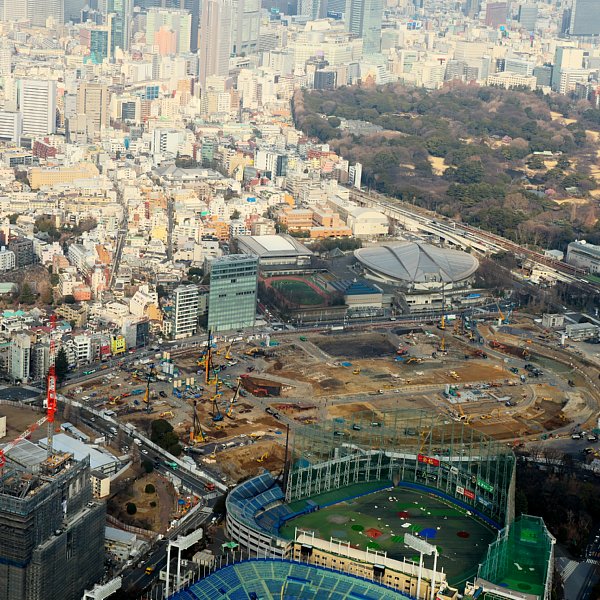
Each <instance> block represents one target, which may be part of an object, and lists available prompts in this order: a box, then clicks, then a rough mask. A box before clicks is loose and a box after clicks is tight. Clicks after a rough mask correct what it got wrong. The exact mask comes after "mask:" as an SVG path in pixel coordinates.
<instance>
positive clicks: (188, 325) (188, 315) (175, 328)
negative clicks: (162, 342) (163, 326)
mask: <svg viewBox="0 0 600 600" xmlns="http://www.w3.org/2000/svg"><path fill="white" fill-rule="evenodd" d="M173 294H174V299H175V307H174V310H173V320H172V330H171V333H172V336H173V337H174V338H175V339H179V338H184V337H189V336H191V335H194V334H195V333H196V332H197V331H198V316H199V290H198V286H197V285H180V286H178V287H176V288H175V290H174V292H173Z"/></svg>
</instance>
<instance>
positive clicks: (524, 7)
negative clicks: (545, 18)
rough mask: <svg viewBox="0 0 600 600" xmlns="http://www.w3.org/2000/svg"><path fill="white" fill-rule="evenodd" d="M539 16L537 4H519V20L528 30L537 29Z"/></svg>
mask: <svg viewBox="0 0 600 600" xmlns="http://www.w3.org/2000/svg"><path fill="white" fill-rule="evenodd" d="M537 16H538V7H537V4H521V5H520V6H519V13H518V20H519V23H520V24H521V27H522V28H523V29H525V30H526V31H535V23H536V21H537Z"/></svg>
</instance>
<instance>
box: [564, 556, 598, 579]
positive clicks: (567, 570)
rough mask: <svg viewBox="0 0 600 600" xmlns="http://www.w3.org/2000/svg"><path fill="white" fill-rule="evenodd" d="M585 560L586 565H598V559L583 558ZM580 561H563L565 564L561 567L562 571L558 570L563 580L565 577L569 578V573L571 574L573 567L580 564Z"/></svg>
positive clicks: (573, 570)
mask: <svg viewBox="0 0 600 600" xmlns="http://www.w3.org/2000/svg"><path fill="white" fill-rule="evenodd" d="M585 562H586V563H587V564H588V565H600V560H598V559H596V558H587V559H586V560H585ZM580 564H581V563H578V562H577V561H575V560H567V561H566V563H565V566H564V567H563V569H562V571H561V572H560V576H561V578H562V580H563V582H565V581H567V579H569V577H571V575H573V573H574V572H575V569H576V568H577V567H578V566H579V565H580Z"/></svg>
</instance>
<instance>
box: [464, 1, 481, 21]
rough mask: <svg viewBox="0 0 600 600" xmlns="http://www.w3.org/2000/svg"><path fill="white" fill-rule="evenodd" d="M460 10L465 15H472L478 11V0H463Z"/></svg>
mask: <svg viewBox="0 0 600 600" xmlns="http://www.w3.org/2000/svg"><path fill="white" fill-rule="evenodd" d="M462 10H463V13H464V14H465V15H467V17H473V16H474V15H475V14H476V13H478V12H479V0H464V1H463V5H462Z"/></svg>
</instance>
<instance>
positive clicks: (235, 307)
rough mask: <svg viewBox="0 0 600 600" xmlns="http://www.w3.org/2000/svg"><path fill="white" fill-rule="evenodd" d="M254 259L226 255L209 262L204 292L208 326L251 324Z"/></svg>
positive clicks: (218, 328)
mask: <svg viewBox="0 0 600 600" xmlns="http://www.w3.org/2000/svg"><path fill="white" fill-rule="evenodd" d="M257 282H258V258H257V257H256V256H248V255H246V254H230V255H229V256H222V257H220V258H216V259H215V260H213V261H212V263H211V266H210V292H209V295H208V329H210V330H211V331H229V330H231V329H243V328H245V327H253V326H254V321H255V319H256V287H257Z"/></svg>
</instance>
